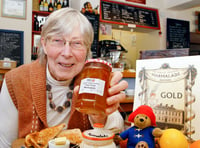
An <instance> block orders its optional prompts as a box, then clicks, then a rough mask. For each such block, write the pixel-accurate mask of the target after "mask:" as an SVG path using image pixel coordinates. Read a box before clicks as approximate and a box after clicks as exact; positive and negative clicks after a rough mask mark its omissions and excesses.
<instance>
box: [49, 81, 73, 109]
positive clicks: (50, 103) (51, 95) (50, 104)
mask: <svg viewBox="0 0 200 148" xmlns="http://www.w3.org/2000/svg"><path fill="white" fill-rule="evenodd" d="M73 89H74V83H73V81H72V83H71V84H70V85H69V92H67V94H66V101H65V102H64V103H63V105H62V106H56V105H55V103H54V102H53V94H52V92H51V85H50V84H48V83H47V84H46V91H47V97H48V99H49V106H50V108H51V109H53V110H55V111H57V112H59V113H62V112H63V110H65V109H66V108H67V107H69V106H70V105H71V102H70V100H71V99H72V96H73Z"/></svg>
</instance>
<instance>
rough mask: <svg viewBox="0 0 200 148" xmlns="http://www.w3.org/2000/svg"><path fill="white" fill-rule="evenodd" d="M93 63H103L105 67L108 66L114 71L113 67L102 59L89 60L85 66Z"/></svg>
mask: <svg viewBox="0 0 200 148" xmlns="http://www.w3.org/2000/svg"><path fill="white" fill-rule="evenodd" d="M91 62H98V63H103V64H105V65H108V66H109V67H110V68H111V69H112V65H111V64H110V63H109V62H107V61H105V60H102V59H88V60H86V62H85V64H86V63H91Z"/></svg>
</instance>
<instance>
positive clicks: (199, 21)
mask: <svg viewBox="0 0 200 148" xmlns="http://www.w3.org/2000/svg"><path fill="white" fill-rule="evenodd" d="M196 16H197V21H196V25H197V29H196V32H197V33H200V12H199V11H197V12H196Z"/></svg>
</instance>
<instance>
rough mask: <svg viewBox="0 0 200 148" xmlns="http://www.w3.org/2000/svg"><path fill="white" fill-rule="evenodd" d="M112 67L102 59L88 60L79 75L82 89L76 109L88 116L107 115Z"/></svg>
mask: <svg viewBox="0 0 200 148" xmlns="http://www.w3.org/2000/svg"><path fill="white" fill-rule="evenodd" d="M111 71H112V67H111V65H110V64H109V63H107V62H106V61H103V60H100V59H90V60H87V61H86V63H85V66H84V68H83V70H82V72H81V73H80V74H79V76H78V79H79V80H80V84H79V85H80V89H79V93H78V98H77V100H76V104H75V107H76V109H77V110H78V111H80V112H82V113H86V114H105V109H106V107H107V103H106V99H107V96H108V88H109V81H110V74H111Z"/></svg>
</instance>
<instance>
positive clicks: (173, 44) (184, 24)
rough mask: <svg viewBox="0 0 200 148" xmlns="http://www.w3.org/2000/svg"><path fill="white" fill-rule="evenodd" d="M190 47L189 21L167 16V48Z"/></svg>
mask: <svg viewBox="0 0 200 148" xmlns="http://www.w3.org/2000/svg"><path fill="white" fill-rule="evenodd" d="M189 47H190V22H189V21H185V20H177V19H172V18H167V49H177V48H189Z"/></svg>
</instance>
